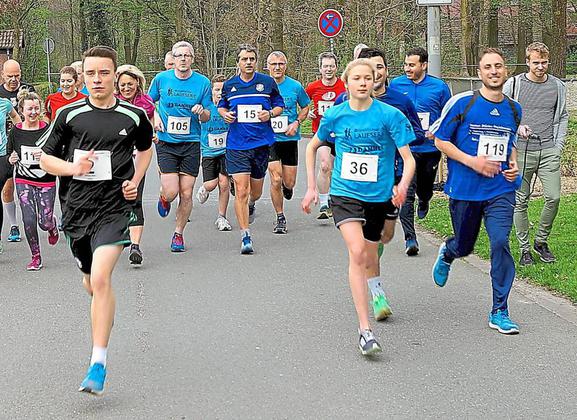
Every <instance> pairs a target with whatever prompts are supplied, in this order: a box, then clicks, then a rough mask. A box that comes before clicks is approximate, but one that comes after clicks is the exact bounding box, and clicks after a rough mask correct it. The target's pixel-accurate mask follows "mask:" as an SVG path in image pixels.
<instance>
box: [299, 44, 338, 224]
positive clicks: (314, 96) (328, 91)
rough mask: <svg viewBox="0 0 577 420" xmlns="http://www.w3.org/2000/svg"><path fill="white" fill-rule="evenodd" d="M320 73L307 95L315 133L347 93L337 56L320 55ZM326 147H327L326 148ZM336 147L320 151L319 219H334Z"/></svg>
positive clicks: (327, 145) (328, 147)
mask: <svg viewBox="0 0 577 420" xmlns="http://www.w3.org/2000/svg"><path fill="white" fill-rule="evenodd" d="M319 71H320V73H321V79H320V80H317V81H315V82H312V83H309V85H308V86H307V88H306V93H307V95H309V97H310V98H311V100H312V101H313V105H314V111H311V112H309V117H310V118H311V120H312V129H313V133H316V132H317V130H318V128H319V124H320V122H321V120H322V118H323V115H324V114H325V111H327V110H328V109H329V108H330V107H332V106H333V105H334V104H335V99H336V98H337V97H338V96H339V95H340V94H341V93H343V92H345V90H346V89H345V84H344V83H343V81H342V80H341V79H339V78H337V56H336V55H334V54H333V53H330V52H324V53H321V54H320V55H319ZM325 146H326V147H325ZM334 155H335V151H334V146H332V145H331V143H328V144H326V145H325V144H323V145H322V147H321V148H320V149H319V159H320V163H321V169H320V171H319V175H318V182H317V185H318V189H319V197H320V205H321V207H320V209H319V214H318V216H317V219H320V220H323V219H328V218H329V217H332V211H331V209H330V207H329V188H330V186H331V172H332V170H333V163H334Z"/></svg>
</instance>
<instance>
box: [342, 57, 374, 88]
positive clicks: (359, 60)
mask: <svg viewBox="0 0 577 420" xmlns="http://www.w3.org/2000/svg"><path fill="white" fill-rule="evenodd" d="M359 66H367V67H369V68H370V69H371V71H372V72H373V80H375V79H376V77H377V66H375V64H374V63H373V62H372V61H371V60H369V59H368V58H357V59H356V60H353V61H351V62H350V63H349V64H347V67H346V68H345V71H343V74H342V76H341V79H342V81H343V82H345V83H347V81H348V79H349V75H350V73H351V71H352V70H353V69H354V68H355V67H359Z"/></svg>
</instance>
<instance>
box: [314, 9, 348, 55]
mask: <svg viewBox="0 0 577 420" xmlns="http://www.w3.org/2000/svg"><path fill="white" fill-rule="evenodd" d="M343 25H344V22H343V15H341V13H340V12H339V11H338V10H334V9H327V10H325V11H324V12H322V13H321V14H320V16H319V21H318V27H319V32H320V33H321V35H323V36H324V37H327V38H328V39H329V41H330V44H331V52H332V53H334V49H335V48H334V41H333V38H334V37H335V36H337V35H338V34H340V33H341V31H342V30H343Z"/></svg>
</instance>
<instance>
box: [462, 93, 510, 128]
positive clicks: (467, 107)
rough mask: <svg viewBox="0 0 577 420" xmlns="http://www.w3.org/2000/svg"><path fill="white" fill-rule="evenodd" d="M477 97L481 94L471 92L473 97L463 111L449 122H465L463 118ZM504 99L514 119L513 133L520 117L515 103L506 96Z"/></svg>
mask: <svg viewBox="0 0 577 420" xmlns="http://www.w3.org/2000/svg"><path fill="white" fill-rule="evenodd" d="M479 96H481V92H480V91H479V90H478V89H477V90H475V91H473V96H471V99H469V102H467V105H466V106H465V109H464V110H463V112H461V113H460V114H457V115H455V116H454V117H453V119H452V120H451V122H459V123H463V122H464V121H465V117H466V116H467V114H468V113H469V111H470V110H471V108H472V107H473V105H474V104H475V101H476V100H477V99H478V98H479ZM505 98H506V99H507V102H508V103H509V106H510V107H511V111H513V118H515V130H514V131H515V132H516V131H517V129H518V128H519V125H520V124H521V117H520V116H519V113H518V112H517V108H516V107H515V102H514V101H513V100H512V99H511V98H509V97H508V96H507V95H505Z"/></svg>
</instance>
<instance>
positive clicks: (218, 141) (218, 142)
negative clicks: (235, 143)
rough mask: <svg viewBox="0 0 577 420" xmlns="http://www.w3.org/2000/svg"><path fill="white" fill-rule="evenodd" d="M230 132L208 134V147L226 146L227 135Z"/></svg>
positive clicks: (220, 147) (218, 147)
mask: <svg viewBox="0 0 577 420" xmlns="http://www.w3.org/2000/svg"><path fill="white" fill-rule="evenodd" d="M227 135H228V133H227V132H226V131H225V132H224V133H220V134H209V135H208V147H209V148H211V149H222V148H223V147H226V136H227Z"/></svg>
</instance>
